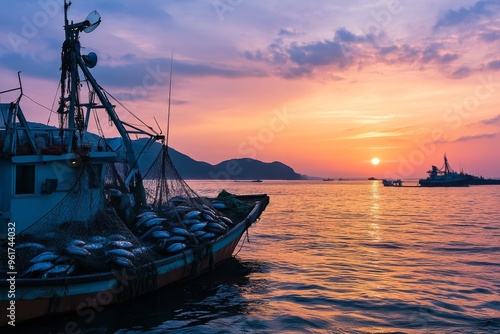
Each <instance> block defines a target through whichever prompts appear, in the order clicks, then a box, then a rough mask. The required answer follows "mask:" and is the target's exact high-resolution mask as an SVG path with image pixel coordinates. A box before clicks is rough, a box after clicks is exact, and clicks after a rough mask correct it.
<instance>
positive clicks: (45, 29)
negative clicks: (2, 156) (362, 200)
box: [0, 0, 500, 179]
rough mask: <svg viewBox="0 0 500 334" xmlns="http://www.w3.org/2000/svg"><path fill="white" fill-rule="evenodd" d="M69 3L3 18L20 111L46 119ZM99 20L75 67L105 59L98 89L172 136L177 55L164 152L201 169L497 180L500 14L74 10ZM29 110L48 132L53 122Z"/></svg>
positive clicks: (126, 6)
mask: <svg viewBox="0 0 500 334" xmlns="http://www.w3.org/2000/svg"><path fill="white" fill-rule="evenodd" d="M61 3H62V1H60V0H39V1H34V0H30V1H28V0H16V1H11V2H9V6H8V7H4V9H3V10H2V11H1V12H0V22H1V23H0V78H1V80H0V91H1V90H6V89H9V88H14V87H16V85H17V77H16V76H17V72H18V71H22V78H23V87H24V91H25V93H26V95H27V97H29V98H31V99H33V100H35V101H36V102H38V103H40V104H42V105H43V106H46V107H48V108H51V107H52V105H53V101H54V97H55V94H56V92H57V88H58V79H59V75H60V74H59V67H60V52H61V43H62V40H63V38H64V32H63V29H62V26H63V11H62V5H61ZM94 9H95V10H97V11H98V12H99V13H100V14H101V16H102V23H101V25H100V26H99V27H98V28H97V29H96V30H95V31H94V32H92V33H91V34H82V36H81V39H80V40H81V43H82V46H83V47H84V48H85V49H83V51H82V53H88V52H95V53H96V54H97V55H98V57H99V61H98V64H97V66H96V67H95V68H94V69H93V70H92V73H93V74H94V76H95V77H96V79H97V80H98V82H99V83H100V84H101V85H102V86H103V87H105V88H106V89H107V90H108V91H109V92H110V93H111V94H113V95H114V96H116V97H118V98H119V100H120V101H121V102H123V103H124V104H125V105H126V106H127V107H128V108H130V109H131V110H133V111H134V112H135V114H136V115H138V116H139V117H141V119H143V120H144V121H146V122H147V123H149V124H151V125H154V124H155V122H154V120H153V117H156V119H157V120H158V122H159V123H160V124H162V125H164V124H165V123H166V118H167V117H166V112H167V102H168V86H169V85H168V82H169V71H170V58H171V55H172V54H173V84H172V105H171V112H172V114H171V130H170V139H169V143H170V146H172V147H173V148H175V149H176V150H178V151H180V152H182V153H184V154H187V155H189V156H191V157H192V158H194V159H196V160H201V161H206V162H209V163H212V164H214V163H218V162H221V161H223V160H226V159H231V158H239V157H251V158H254V159H258V160H262V161H265V162H271V161H281V162H283V163H285V164H287V165H289V166H291V167H292V168H294V170H295V171H296V172H298V173H301V174H306V175H310V176H320V177H367V176H376V177H397V178H403V179H404V178H413V177H417V178H418V177H425V176H426V171H427V170H428V169H430V167H431V165H437V166H438V167H440V166H441V165H442V161H443V154H445V153H446V154H447V156H448V159H449V161H450V163H451V166H452V168H454V169H456V170H460V169H464V170H465V171H467V172H468V173H472V174H477V175H483V176H486V177H500V1H498V0H479V1H471V0H467V1H465V0H440V1H430V0H422V1H409V0H399V1H398V0H395V1H360V0H351V1H331V0H329V1H327V0H317V1H298V0H297V1H291V0H290V1H272V0H267V1H263V0H253V1H250V0H186V1H173V0H171V1H160V0H148V1H126V0H121V1H116V0H108V1H96V0H74V1H73V4H72V6H71V9H70V11H69V17H70V19H73V20H74V21H75V22H79V21H83V20H84V19H85V17H86V16H87V14H88V13H89V12H90V11H92V10H94ZM9 98H10V96H5V95H3V96H2V97H1V101H2V102H10V100H11V99H9ZM21 106H22V108H23V110H24V112H25V114H26V115H27V117H28V118H29V119H30V120H32V121H37V122H41V123H47V120H48V118H49V111H47V110H46V109H44V108H42V107H40V106H39V105H37V104H35V103H33V102H31V101H30V100H29V99H28V98H25V99H24V100H23V101H22V105H21ZM52 108H53V110H55V109H57V106H54V107H52ZM119 111H120V110H119ZM123 118H124V119H125V120H128V121H130V122H132V121H133V119H131V118H130V116H129V115H125V116H124V117H123ZM103 119H104V120H105V121H104V122H103V123H104V124H105V131H106V132H107V133H112V129H111V128H110V127H108V125H107V119H106V118H103ZM50 124H53V125H56V124H57V115H52V117H51V121H50ZM374 157H378V158H379V159H380V164H378V165H372V163H371V160H372V158H374Z"/></svg>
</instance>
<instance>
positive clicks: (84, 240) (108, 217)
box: [1, 162, 159, 296]
mask: <svg viewBox="0 0 500 334" xmlns="http://www.w3.org/2000/svg"><path fill="white" fill-rule="evenodd" d="M80 169H81V170H80V175H79V177H78V178H77V182H76V183H75V184H74V186H73V187H72V188H71V189H70V191H69V192H68V193H67V194H66V195H65V196H64V197H63V198H62V200H61V201H60V202H59V203H58V204H57V205H56V206H55V207H54V208H53V209H52V210H51V211H49V212H48V213H47V214H46V215H45V216H43V217H42V218H41V219H39V220H38V221H37V222H35V223H34V224H32V225H31V226H30V227H28V228H27V229H26V230H24V231H22V232H21V233H20V234H18V236H17V237H16V246H15V250H16V270H17V273H18V277H20V278H61V277H69V276H77V275H89V274H97V273H106V272H113V271H120V272H121V271H125V272H126V273H127V274H128V276H127V277H136V279H134V281H133V282H130V284H127V286H126V289H123V291H122V292H121V294H124V295H127V296H135V295H138V294H141V292H142V291H148V290H149V289H150V286H151V285H153V284H154V280H153V279H152V278H153V277H154V274H155V270H156V269H155V266H154V263H155V262H154V261H155V260H156V259H158V258H159V255H158V254H156V253H154V251H152V250H150V249H148V248H147V247H146V246H145V244H144V242H142V240H141V239H140V238H139V237H138V236H137V235H135V234H134V233H133V232H132V231H131V230H130V228H129V227H128V226H127V225H126V224H125V223H124V221H123V220H122V219H121V217H120V216H119V214H118V212H119V211H118V210H116V209H115V207H114V205H113V201H115V199H114V195H115V194H114V193H113V192H111V191H109V190H108V191H105V189H104V186H103V185H102V184H101V183H100V175H98V173H96V170H95V169H94V166H93V165H92V164H91V163H87V162H83V163H82V165H81V167H80ZM4 256H6V255H5V254H1V257H2V258H3V257H4ZM2 263H7V261H6V260H5V261H4V260H3V259H2ZM139 274H140V275H139Z"/></svg>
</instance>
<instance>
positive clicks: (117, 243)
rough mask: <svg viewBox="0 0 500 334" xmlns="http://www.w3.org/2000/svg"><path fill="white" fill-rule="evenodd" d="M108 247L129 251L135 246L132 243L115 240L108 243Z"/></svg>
mask: <svg viewBox="0 0 500 334" xmlns="http://www.w3.org/2000/svg"><path fill="white" fill-rule="evenodd" d="M108 246H110V247H114V248H123V249H128V248H132V247H134V245H133V244H132V243H131V242H130V241H123V240H113V241H110V242H109V243H108Z"/></svg>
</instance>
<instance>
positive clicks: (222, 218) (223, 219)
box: [218, 216, 234, 226]
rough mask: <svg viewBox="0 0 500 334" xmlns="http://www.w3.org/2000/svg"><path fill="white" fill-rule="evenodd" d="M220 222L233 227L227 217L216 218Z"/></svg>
mask: <svg viewBox="0 0 500 334" xmlns="http://www.w3.org/2000/svg"><path fill="white" fill-rule="evenodd" d="M218 218H219V219H220V220H222V222H224V223H225V224H227V225H231V226H232V225H234V223H233V221H232V220H231V219H229V218H227V217H224V216H219V217H218Z"/></svg>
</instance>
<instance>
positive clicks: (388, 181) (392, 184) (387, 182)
mask: <svg viewBox="0 0 500 334" xmlns="http://www.w3.org/2000/svg"><path fill="white" fill-rule="evenodd" d="M382 184H383V185H384V186H385V187H402V186H403V181H401V180H399V179H398V180H391V179H383V180H382Z"/></svg>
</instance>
